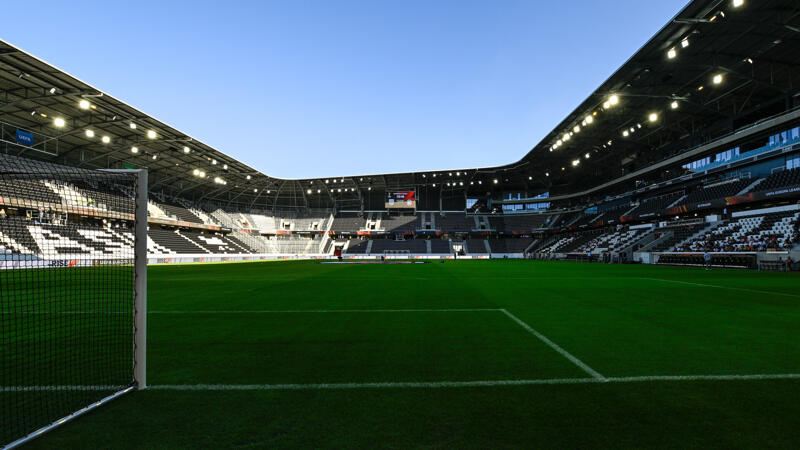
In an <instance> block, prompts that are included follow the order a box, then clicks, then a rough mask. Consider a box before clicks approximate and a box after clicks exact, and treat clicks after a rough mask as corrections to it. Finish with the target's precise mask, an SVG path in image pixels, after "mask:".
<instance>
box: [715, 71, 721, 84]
mask: <svg viewBox="0 0 800 450" xmlns="http://www.w3.org/2000/svg"><path fill="white" fill-rule="evenodd" d="M720 83H722V74H721V73H718V74H716V75H714V84H720Z"/></svg>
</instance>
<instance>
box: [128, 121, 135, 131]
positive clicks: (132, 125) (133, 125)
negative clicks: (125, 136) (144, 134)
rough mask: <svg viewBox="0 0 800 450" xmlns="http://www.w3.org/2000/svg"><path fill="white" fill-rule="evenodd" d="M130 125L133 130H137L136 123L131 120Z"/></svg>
mask: <svg viewBox="0 0 800 450" xmlns="http://www.w3.org/2000/svg"><path fill="white" fill-rule="evenodd" d="M128 126H129V127H131V130H135V129H136V124H135V123H133V122H131V123H130V124H129V125H128Z"/></svg>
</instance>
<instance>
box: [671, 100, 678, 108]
mask: <svg viewBox="0 0 800 450" xmlns="http://www.w3.org/2000/svg"><path fill="white" fill-rule="evenodd" d="M669 106H670V107H671V108H672V109H678V101H677V100H676V101H673V102H672V103H671V104H670V105H669Z"/></svg>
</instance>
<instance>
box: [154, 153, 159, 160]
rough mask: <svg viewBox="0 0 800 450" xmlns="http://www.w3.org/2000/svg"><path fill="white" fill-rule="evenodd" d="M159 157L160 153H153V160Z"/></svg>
mask: <svg viewBox="0 0 800 450" xmlns="http://www.w3.org/2000/svg"><path fill="white" fill-rule="evenodd" d="M157 159H158V155H156V154H155V153H153V161H155V160H157Z"/></svg>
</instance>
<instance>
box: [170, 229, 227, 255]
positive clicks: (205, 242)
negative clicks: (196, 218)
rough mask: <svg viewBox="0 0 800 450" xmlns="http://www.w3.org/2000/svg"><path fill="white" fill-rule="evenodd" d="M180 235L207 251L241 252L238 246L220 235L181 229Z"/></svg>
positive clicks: (225, 253) (219, 252)
mask: <svg viewBox="0 0 800 450" xmlns="http://www.w3.org/2000/svg"><path fill="white" fill-rule="evenodd" d="M180 235H181V236H183V237H185V238H187V239H189V240H190V241H192V242H193V243H195V244H197V245H198V246H200V247H202V248H203V249H205V251H207V252H208V253H215V254H223V255H228V254H238V253H242V250H241V249H240V248H238V247H236V246H235V245H233V244H231V243H230V242H229V241H227V240H225V239H223V238H222V236H218V235H215V234H205V233H197V232H193V231H181V232H180Z"/></svg>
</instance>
